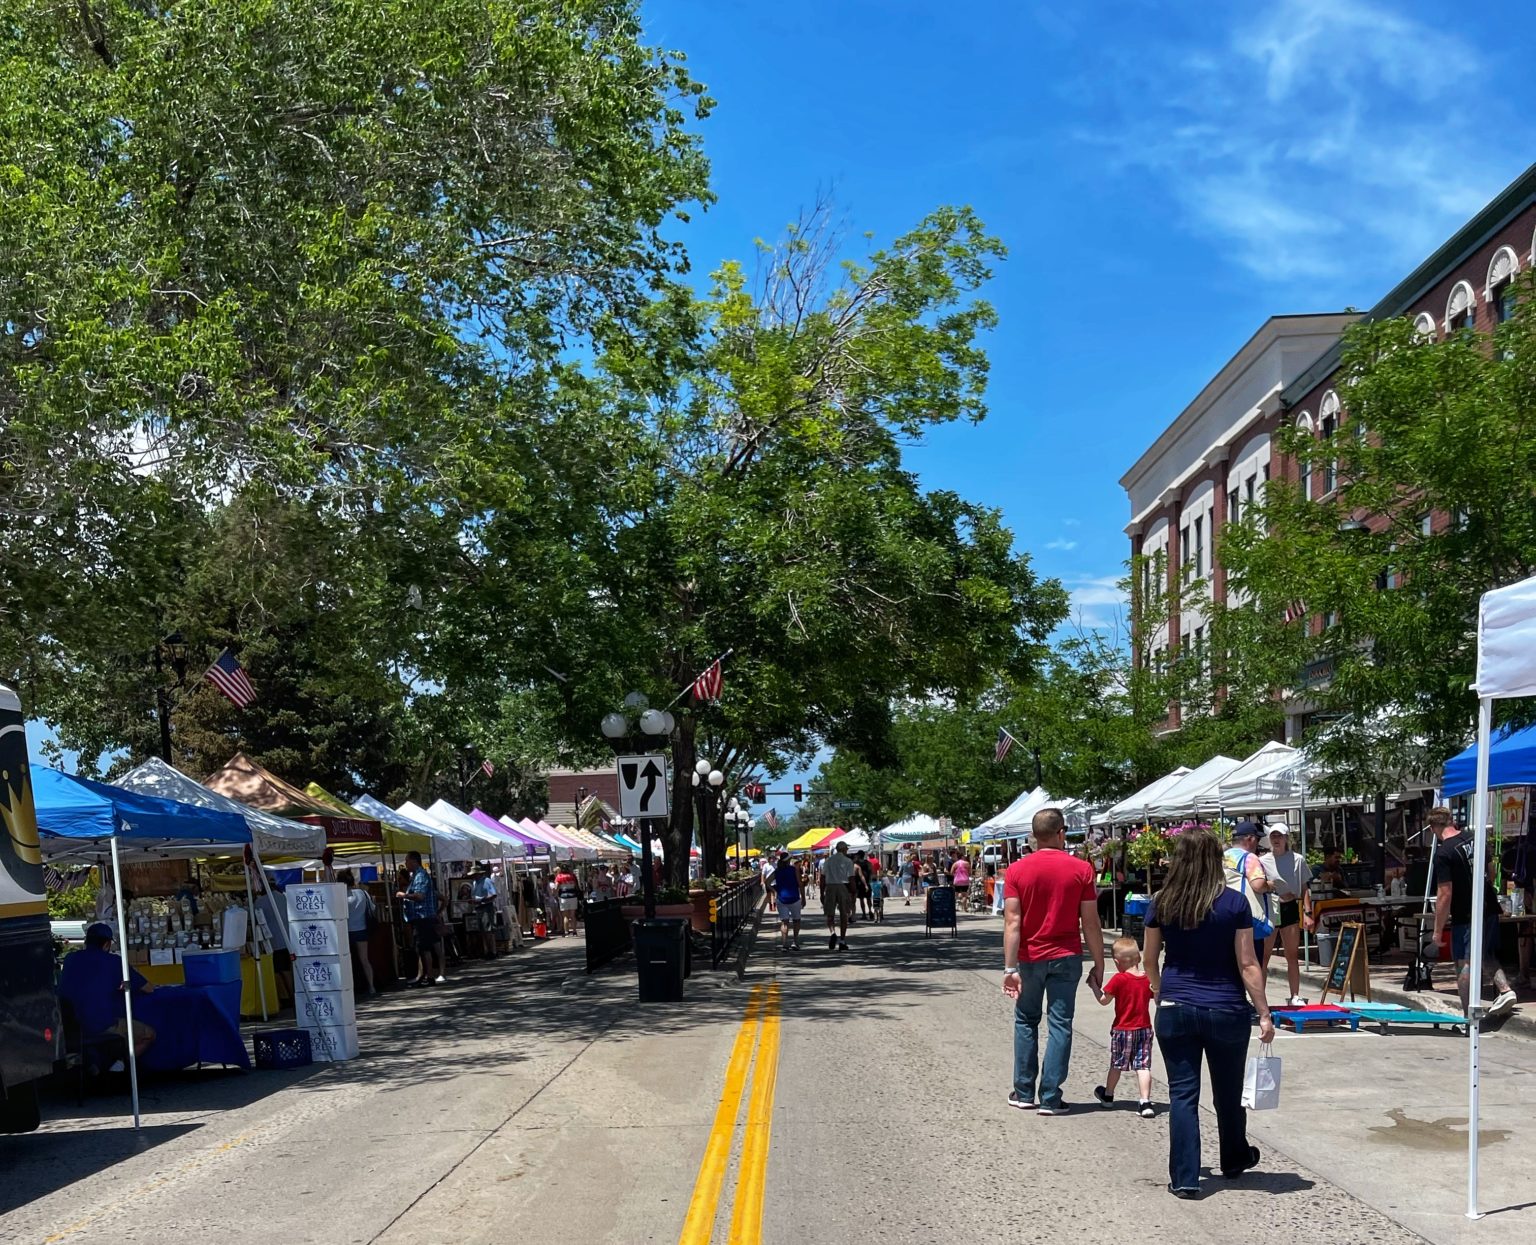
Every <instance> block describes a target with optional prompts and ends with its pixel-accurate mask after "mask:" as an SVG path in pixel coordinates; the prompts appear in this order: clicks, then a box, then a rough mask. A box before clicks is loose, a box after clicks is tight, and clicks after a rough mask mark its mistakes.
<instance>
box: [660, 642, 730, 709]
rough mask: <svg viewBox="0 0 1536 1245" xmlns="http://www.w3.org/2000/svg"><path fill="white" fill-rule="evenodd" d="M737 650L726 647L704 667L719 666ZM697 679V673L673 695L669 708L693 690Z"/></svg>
mask: <svg viewBox="0 0 1536 1245" xmlns="http://www.w3.org/2000/svg"><path fill="white" fill-rule="evenodd" d="M735 652H736V650H735V649H734V648H728V649H726V650H725V652H723V653H721V654H720V656H718V657H716V658H715V660H714V661H712V662H710V663H709V665H708V666H705V667H704V669H705V670H708V669H709V668H710V667H711V666H718V665H721V664H723V663H724V661H725V659H726V658H727V657H730V656H733V655H734V654H735ZM697 681H698V676H697V675H695V676H694V677H693V678H692V679H690V680H689V682H688V686H687V687H685V688H683V690H682V691H680V692H679V693H678V694H677V695H676V696H674V697H672V699H671V700H669V701H668V702H667V708H668V709H670V708H672V706H674V705H675V704H677V702H678V701H680V700H682V698H683V697H684V696H686V695H688V693H689V692H691V691H693V685H694V683H696V682H697Z"/></svg>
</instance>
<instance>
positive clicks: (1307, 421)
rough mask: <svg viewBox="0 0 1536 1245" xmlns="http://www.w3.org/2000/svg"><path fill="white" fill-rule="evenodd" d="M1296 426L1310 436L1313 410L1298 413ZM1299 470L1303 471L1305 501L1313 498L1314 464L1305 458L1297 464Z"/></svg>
mask: <svg viewBox="0 0 1536 1245" xmlns="http://www.w3.org/2000/svg"><path fill="white" fill-rule="evenodd" d="M1296 427H1298V428H1300V429H1301V430H1302V432H1303V433H1305V434H1306V435H1307V436H1309V437H1310V436H1311V435H1312V433H1313V425H1312V415H1311V412H1309V411H1303V412H1302V413H1301V414H1300V415H1298V416H1297V417H1296ZM1297 470H1298V471H1299V472H1300V473H1301V475H1300V478H1299V484H1300V487H1301V498H1302V500H1303V501H1310V500H1311V499H1312V464H1311V462H1310V461H1308V460H1306V459H1303V460H1302V461H1301V462H1299V463H1298V464H1297Z"/></svg>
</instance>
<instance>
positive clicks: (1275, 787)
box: [1093, 743, 1427, 826]
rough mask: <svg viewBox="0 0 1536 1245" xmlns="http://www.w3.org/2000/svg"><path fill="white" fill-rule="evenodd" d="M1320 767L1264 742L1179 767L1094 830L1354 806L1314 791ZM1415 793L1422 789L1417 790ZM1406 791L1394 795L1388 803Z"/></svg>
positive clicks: (1104, 815) (1099, 817)
mask: <svg viewBox="0 0 1536 1245" xmlns="http://www.w3.org/2000/svg"><path fill="white" fill-rule="evenodd" d="M1320 773H1321V767H1320V765H1319V764H1318V762H1316V761H1315V760H1313V759H1312V758H1311V757H1309V756H1308V755H1307V754H1306V752H1305V751H1304V750H1302V749H1299V748H1292V747H1290V746H1289V745H1288V744H1282V743H1267V744H1265V745H1264V746H1263V747H1262V748H1260V749H1259V750H1258V751H1257V752H1255V753H1254V754H1253V755H1252V756H1249V757H1246V758H1245V759H1243V760H1241V761H1238V760H1234V759H1233V758H1232V757H1227V756H1215V757H1212V758H1211V759H1210V760H1209V761H1206V762H1205V764H1203V765H1200V766H1197V767H1195V768H1194V769H1190V768H1188V767H1187V766H1180V767H1179V768H1178V769H1175V770H1173V771H1172V772H1171V773H1168V774H1164V775H1163V776H1162V777H1161V778H1159V779H1157V780H1156V781H1155V782H1150V783H1148V784H1147V785H1146V786H1145V787H1143V788H1142V789H1141V790H1139V791H1137V792H1135V793H1133V794H1131V795H1128V796H1126V797H1125V799H1123V800H1121V801H1119V802H1118V803H1116V804H1114V805H1111V806H1110V807H1109V808H1107V809H1105V810H1104V811H1103V812H1101V813H1098V814H1096V815H1095V816H1094V818H1093V824H1094V825H1095V826H1111V825H1129V824H1139V823H1141V822H1146V821H1175V820H1178V819H1180V818H1201V817H1211V816H1219V815H1220V816H1224V815H1226V814H1242V813H1262V812H1271V811H1272V812H1281V811H1288V810H1292V809H1302V808H1318V809H1321V808H1333V807H1342V806H1345V805H1351V804H1359V803H1360V802H1361V801H1362V799H1364V798H1365V797H1363V796H1350V797H1339V796H1332V797H1325V796H1321V795H1319V794H1318V793H1317V792H1316V791H1315V786H1316V783H1317V780H1318V777H1319V775H1320ZM1418 789H1419V790H1424V789H1427V785H1426V787H1420V788H1418ZM1406 794H1408V793H1407V792H1397V793H1394V796H1393V798H1394V799H1401V798H1403V797H1404V796H1405V795H1406Z"/></svg>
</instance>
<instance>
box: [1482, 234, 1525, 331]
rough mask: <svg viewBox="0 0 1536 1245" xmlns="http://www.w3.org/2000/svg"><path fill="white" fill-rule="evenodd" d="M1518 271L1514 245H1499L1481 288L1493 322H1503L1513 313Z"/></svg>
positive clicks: (1517, 258)
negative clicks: (1491, 312)
mask: <svg viewBox="0 0 1536 1245" xmlns="http://www.w3.org/2000/svg"><path fill="white" fill-rule="evenodd" d="M1519 271H1520V257H1519V256H1518V255H1516V254H1515V249H1514V247H1511V246H1501V247H1500V248H1499V249H1498V250H1497V251H1496V252H1495V253H1494V256H1493V262H1492V263H1490V264H1489V265H1488V284H1487V285H1486V286H1485V287H1484V288H1483V296H1484V297H1485V298H1486V299H1487V300H1488V304H1489V306H1491V307H1492V308H1493V322H1494V323H1495V324H1503V323H1504V321H1505V320H1508V319H1509V317H1510V316H1512V315H1514V314H1515V274H1516V273H1517V272H1519Z"/></svg>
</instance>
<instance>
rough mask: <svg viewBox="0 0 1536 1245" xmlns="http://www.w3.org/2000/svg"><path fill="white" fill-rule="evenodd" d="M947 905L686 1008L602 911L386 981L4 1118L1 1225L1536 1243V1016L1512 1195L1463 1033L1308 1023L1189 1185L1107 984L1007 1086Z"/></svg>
mask: <svg viewBox="0 0 1536 1245" xmlns="http://www.w3.org/2000/svg"><path fill="white" fill-rule="evenodd" d="M917 912H918V909H917V908H915V907H914V908H910V909H904V908H903V907H902V906H901V903H900V901H896V902H895V903H894V904H893V905H892V906H891V908H890V911H889V915H890V917H891V919H890V921H889V922H888V923H887V924H886V925H884V926H880V927H875V926H868V925H859V926H857V927H856V928H855V929H854V931H853V932H852V936H851V937H850V947H849V950H848V951H847V952H833V951H829V950H828V949H827V946H826V940H825V938H824V937H822V938H815V937H807V939H806V940H805V949H804V950H802V951H801V952H800V953H798V954H783V953H779V952H777V951H775V950H774V949H773V948H772V946H771V945H770V944H769V942H768V940H767V939H766V938H763V939H760V940H759V942H758V944H757V947H756V950H755V953H754V954H753V956H752V958H751V960H750V962H749V964H748V971H747V975H746V979H745V980H744V981H738V980H737V979H736V978H735V976H734V974H731V973H725V972H722V973H708V972H704V973H700V974H698V975H696V976H695V977H694V978H693V979H691V980H690V982H689V999H688V1000H687V1001H686V1002H685V1003H682V1004H676V1005H662V1006H656V1005H651V1006H646V1007H641V1006H639V1005H638V1004H635V1003H633V1002H632V1001H631V1000H632V998H633V976H632V974H631V973H629V972H625V971H623V970H622V969H621V970H616V971H613V972H610V973H605V974H600V975H599V976H597V977H596V978H593V979H586V978H585V977H583V976H582V975H581V974H580V972H579V965H580V948H579V946H578V944H577V943H576V941H575V940H571V941H570V942H568V943H552V944H548V945H544V946H540V947H537V948H534V949H532V950H530V951H527V952H524V953H522V954H520V955H518V956H514V957H511V958H509V959H505V960H503V961H500V962H498V963H497V964H494V965H481V964H475V965H471V966H468V967H466V968H465V970H464V971H463V972H462V973H460V974H458V975H456V977H455V979H454V980H453V981H452V982H451V983H450V984H449V985H448V986H446V987H443V988H441V989H437V990H432V991H418V992H411V993H406V994H401V995H397V996H392V997H389V998H387V999H384V1000H381V1001H379V1002H377V1003H372V1004H367V1005H365V1007H364V1009H363V1010H362V1012H361V1013H360V1024H359V1027H360V1030H361V1033H362V1047H363V1057H362V1058H360V1059H358V1060H356V1061H354V1062H351V1063H347V1064H338V1065H330V1066H318V1067H315V1068H310V1069H304V1070H300V1071H295V1072H288V1073H251V1074H246V1075H238V1074H228V1075H226V1074H221V1073H211V1074H206V1073H205V1074H201V1075H197V1074H189V1075H187V1076H185V1077H182V1078H173V1079H169V1080H164V1081H157V1082H151V1083H150V1085H149V1086H148V1087H147V1090H146V1096H145V1110H146V1117H145V1128H144V1130H143V1133H142V1134H138V1135H136V1134H134V1133H133V1131H132V1129H131V1128H129V1127H128V1125H127V1122H126V1121H125V1120H124V1118H123V1117H122V1115H120V1114H110V1113H111V1112H115V1111H118V1110H120V1109H122V1108H124V1106H125V1103H124V1102H123V1101H122V1100H118V1099H111V1098H96V1099H91V1100H88V1102H87V1104H86V1107H85V1109H84V1110H83V1111H76V1110H75V1108H74V1103H73V1099H72V1098H69V1097H67V1096H66V1097H64V1098H62V1099H58V1100H55V1101H54V1102H52V1103H50V1105H49V1108H48V1115H49V1122H48V1123H47V1124H46V1125H45V1127H44V1129H43V1130H42V1131H40V1132H39V1133H35V1134H32V1135H30V1136H23V1137H0V1170H3V1171H4V1172H5V1179H4V1180H3V1181H0V1240H4V1241H7V1242H29V1243H30V1242H48V1243H49V1245H53V1243H55V1242H70V1243H71V1245H96V1243H103V1245H104V1243H107V1242H114V1243H116V1242H128V1241H154V1242H157V1243H159V1242H164V1241H171V1240H174V1241H185V1240H198V1241H209V1242H218V1243H220V1245H241V1243H243V1242H247V1241H249V1242H258V1241H260V1242H263V1243H270V1242H272V1241H282V1242H289V1243H292V1245H307V1243H309V1242H316V1243H319V1242H326V1243H332V1242H335V1243H341V1242H359V1243H362V1242H368V1243H372V1242H387V1243H390V1245H404V1243H407V1242H422V1243H428V1242H431V1243H433V1245H436V1243H438V1242H455V1243H458V1242H466V1243H473V1242H481V1241H485V1242H492V1241H495V1242H498V1243H499V1242H504V1241H507V1240H509V1239H510V1240H516V1239H523V1238H525V1237H528V1236H529V1235H532V1234H537V1239H544V1240H551V1241H561V1242H568V1243H569V1245H584V1243H586V1242H617V1243H623V1245H627V1243H629V1242H637V1243H638V1242H652V1241H657V1242H666V1243H667V1245H673V1243H680V1245H706V1243H707V1242H709V1241H710V1240H713V1241H715V1242H725V1241H727V1240H731V1241H742V1242H745V1243H746V1245H753V1242H765V1243H767V1245H807V1243H810V1245H819V1243H821V1242H826V1243H828V1245H833V1243H840V1242H844V1241H853V1240H859V1239H866V1238H867V1239H873V1240H878V1241H881V1242H886V1243H889V1245H897V1243H900V1242H935V1243H944V1242H952V1241H953V1242H959V1241H967V1242H969V1241H977V1240H982V1241H990V1240H1000V1241H1001V1240H1006V1241H1017V1242H1033V1241H1041V1242H1044V1241H1052V1242H1074V1241H1083V1242H1088V1241H1093V1242H1102V1241H1107V1240H1116V1239H1124V1240H1137V1241H1153V1242H1160V1241H1169V1242H1173V1241H1192V1242H1204V1241H1211V1242H1215V1241H1221V1242H1223V1243H1226V1242H1230V1241H1232V1240H1234V1239H1237V1240H1243V1239H1276V1240H1285V1239H1302V1240H1305V1241H1307V1242H1308V1243H1309V1245H1332V1243H1338V1245H1345V1243H1349V1245H1356V1243H1361V1242H1391V1243H1395V1242H1411V1241H1417V1240H1424V1239H1427V1240H1431V1241H1434V1242H1437V1243H1438V1242H1444V1243H1447V1245H1451V1243H1457V1245H1459V1243H1460V1242H1464V1241H1465V1242H1471V1241H1476V1242H1504V1241H1516V1240H1519V1241H1521V1242H1528V1241H1530V1240H1531V1239H1533V1232H1536V1169H1533V1166H1532V1164H1531V1162H1530V1158H1529V1155H1530V1151H1531V1147H1532V1142H1533V1141H1536V1125H1533V1124H1532V1122H1531V1121H1532V1111H1531V1104H1532V1103H1533V1102H1536V1043H1532V1042H1529V1041H1527V1040H1525V1039H1523V1038H1521V1037H1518V1036H1511V1035H1506V1034H1499V1035H1493V1036H1490V1037H1488V1038H1485V1040H1484V1043H1483V1053H1484V1076H1483V1099H1484V1112H1483V1129H1482V1134H1483V1143H1484V1145H1483V1172H1482V1192H1483V1197H1482V1205H1483V1206H1484V1208H1486V1209H1489V1210H1496V1211H1498V1213H1495V1214H1490V1215H1488V1216H1487V1217H1486V1218H1484V1219H1482V1220H1481V1221H1478V1222H1475V1223H1473V1222H1470V1221H1468V1220H1466V1219H1465V1218H1464V1217H1463V1216H1462V1213H1461V1212H1462V1209H1463V1205H1464V1199H1465V1193H1464V1189H1465V1183H1464V1182H1465V1170H1466V1167H1465V1153H1466V1116H1465V1095H1466V1070H1465V1056H1466V1044H1465V1040H1464V1039H1460V1038H1456V1037H1453V1036H1451V1035H1450V1034H1449V1033H1441V1034H1412V1035H1395V1034H1394V1035H1391V1036H1382V1035H1379V1034H1374V1033H1365V1032H1362V1033H1360V1034H1357V1035H1347V1034H1332V1033H1328V1034H1311V1035H1307V1036H1305V1037H1293V1036H1289V1035H1282V1036H1281V1037H1280V1038H1279V1039H1278V1040H1277V1053H1279V1054H1281V1055H1282V1056H1283V1058H1284V1059H1285V1082H1284V1101H1283V1106H1282V1109H1281V1110H1279V1111H1276V1112H1270V1113H1264V1114H1262V1115H1260V1114H1255V1115H1254V1116H1253V1117H1252V1124H1251V1131H1252V1136H1253V1139H1254V1140H1255V1142H1256V1143H1257V1144H1258V1145H1259V1146H1260V1147H1261V1149H1262V1150H1263V1152H1264V1161H1263V1163H1262V1165H1261V1168H1260V1170H1259V1171H1258V1172H1256V1173H1254V1174H1252V1175H1251V1176H1249V1177H1247V1178H1245V1179H1244V1180H1243V1181H1241V1182H1237V1183H1228V1182H1225V1181H1222V1180H1220V1179H1219V1178H1218V1179H1216V1180H1213V1181H1209V1182H1208V1183H1207V1189H1208V1192H1207V1195H1206V1196H1205V1197H1204V1198H1203V1199H1202V1200H1200V1201H1197V1202H1181V1201H1178V1200H1176V1199H1174V1198H1171V1197H1169V1196H1168V1194H1167V1193H1166V1192H1165V1191H1164V1187H1163V1186H1164V1183H1165V1181H1166V1179H1167V1174H1166V1165H1167V1126H1166V1121H1165V1119H1163V1118H1162V1117H1161V1116H1160V1117H1159V1118H1157V1119H1154V1120H1143V1119H1141V1118H1139V1117H1138V1116H1137V1115H1135V1113H1134V1112H1133V1111H1131V1110H1129V1109H1128V1108H1120V1109H1115V1110H1105V1109H1103V1108H1101V1107H1099V1106H1098V1105H1097V1104H1095V1103H1093V1102H1092V1100H1091V1090H1092V1087H1093V1085H1094V1084H1096V1083H1098V1081H1099V1080H1100V1079H1101V1071H1102V1066H1103V1063H1104V1060H1105V1057H1106V1047H1107V1037H1108V1024H1109V1021H1108V1014H1107V1011H1106V1010H1102V1009H1100V1008H1099V1007H1098V1006H1097V1005H1096V1004H1094V1002H1093V1001H1092V999H1091V997H1090V996H1089V995H1088V994H1087V992H1086V990H1084V991H1083V992H1082V994H1081V995H1080V998H1079V1009H1078V1023H1077V1035H1076V1039H1075V1046H1074V1054H1073V1070H1072V1075H1071V1077H1070V1079H1069V1082H1068V1087H1067V1096H1068V1100H1069V1101H1070V1102H1072V1103H1074V1104H1076V1105H1077V1106H1078V1107H1079V1108H1080V1109H1079V1110H1078V1111H1076V1112H1074V1113H1073V1114H1070V1115H1067V1116H1065V1117H1060V1118H1040V1117H1036V1116H1034V1115H1032V1114H1026V1113H1024V1112H1019V1111H1015V1110H1011V1109H1009V1108H1008V1107H1006V1106H1005V1105H1004V1102H1003V1100H1004V1097H1005V1096H1006V1094H1007V1090H1008V1085H1009V1075H1010V1072H1009V1066H1010V1058H1011V1049H1012V1048H1011V1010H1010V1006H1009V1004H1008V1003H1007V1001H1006V1000H1004V999H1003V998H1002V996H1001V995H1000V994H999V992H998V979H999V973H998V972H997V971H996V970H997V967H998V965H999V963H1000V924H999V923H998V922H997V920H996V919H995V918H991V917H962V918H961V920H962V924H961V933H960V936H959V937H958V938H950V937H949V936H948V935H947V934H946V935H939V936H935V937H933V938H926V937H925V936H924V931H923V928H922V926H921V923H920V920H919V919H918V917H917V915H916V914H917ZM1158 1075H1159V1077H1160V1076H1161V1072H1160V1069H1159V1072H1158ZM1157 1097H1158V1098H1159V1101H1162V1092H1161V1089H1160V1088H1159V1091H1158V1094H1157ZM722 1104H723V1105H722ZM1213 1129H1214V1126H1213V1125H1212V1128H1211V1129H1209V1130H1208V1131H1210V1132H1212V1133H1213ZM1208 1157H1209V1154H1208Z"/></svg>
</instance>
